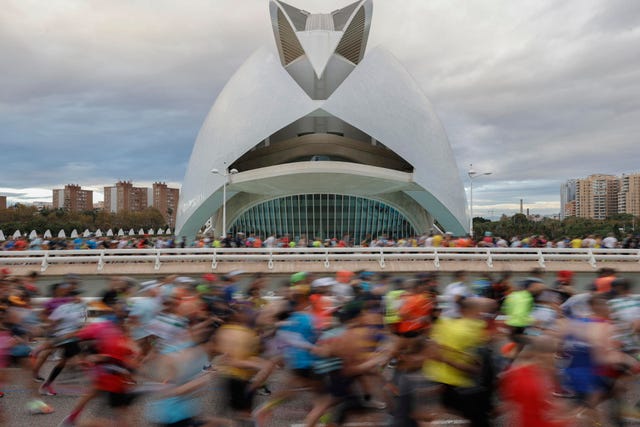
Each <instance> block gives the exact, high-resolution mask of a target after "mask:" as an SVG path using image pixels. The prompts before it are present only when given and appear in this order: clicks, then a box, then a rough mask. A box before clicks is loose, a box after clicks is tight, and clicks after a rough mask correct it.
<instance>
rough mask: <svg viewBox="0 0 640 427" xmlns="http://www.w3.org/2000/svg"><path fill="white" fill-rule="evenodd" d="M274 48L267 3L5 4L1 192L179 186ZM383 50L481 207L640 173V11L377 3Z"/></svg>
mask: <svg viewBox="0 0 640 427" xmlns="http://www.w3.org/2000/svg"><path fill="white" fill-rule="evenodd" d="M290 3H291V4H293V5H295V6H297V7H300V8H304V9H306V10H309V11H312V12H313V11H317V12H322V11H330V10H333V9H336V8H338V7H341V6H344V5H346V4H349V3H350V1H349V0H340V1H339V0H291V1H290ZM263 45H267V46H271V47H273V46H274V43H273V36H272V32H271V28H270V20H269V14H268V2H267V0H189V1H176V0H109V1H106V2H105V1H98V0H48V1H42V0H0V58H1V61H2V66H0V160H1V167H0V194H1V195H7V196H8V197H9V201H10V202H16V201H27V202H28V201H35V200H42V201H50V200H51V191H50V190H51V189H52V188H56V187H61V186H63V185H64V184H67V183H78V184H81V185H82V186H83V187H89V188H93V189H95V190H97V191H99V192H100V193H98V194H96V195H95V196H94V197H95V199H97V200H101V199H102V194H101V191H102V187H103V186H104V185H111V184H113V183H114V182H115V181H117V180H118V179H130V180H133V181H134V182H135V183H137V184H149V183H151V182H153V181H156V180H161V181H166V182H167V183H171V184H175V185H179V184H180V182H181V181H182V178H183V176H184V173H185V169H186V166H187V162H188V160H189V155H190V153H191V149H192V147H193V143H194V140H195V137H196V135H197V133H198V130H199V128H200V125H201V124H202V121H203V120H204V117H205V115H206V114H207V112H208V110H209V108H210V107H211V105H212V103H213V101H214V100H215V98H216V96H217V94H218V93H219V92H220V90H221V89H222V88H223V86H224V84H225V82H226V81H227V80H228V79H229V77H230V76H231V75H232V74H233V72H234V70H235V69H237V68H238V67H239V66H240V65H241V64H242V63H243V61H244V60H245V59H246V58H247V57H248V56H249V55H250V54H251V53H252V52H253V51H254V50H256V49H257V48H259V47H261V46H263ZM375 45H384V46H385V47H386V48H387V49H389V50H390V51H391V52H392V53H393V54H394V55H395V56H396V57H397V58H398V59H399V60H400V61H401V62H402V63H403V64H404V65H405V66H406V68H407V69H408V70H409V72H410V73H411V74H412V75H413V76H414V77H415V79H416V80H417V81H418V82H419V84H420V85H421V86H422V88H423V90H424V92H425V93H426V95H427V96H428V97H429V98H430V100H431V102H432V103H433V104H434V106H435V108H436V110H437V111H438V114H439V115H440V118H441V120H442V121H443V123H444V126H445V128H446V130H447V132H448V134H449V138H450V141H451V145H452V147H453V149H454V152H455V154H456V157H457V161H458V167H459V168H460V173H461V176H465V178H466V175H465V174H466V170H467V169H468V165H469V164H470V163H473V164H474V169H476V170H478V171H491V172H493V174H492V175H491V176H486V177H482V178H478V179H477V180H476V181H474V210H475V213H476V214H480V215H484V216H498V215H499V214H501V213H503V212H507V213H511V212H514V211H515V210H516V209H517V208H518V204H519V199H520V198H523V199H524V202H525V206H526V207H528V208H529V209H530V210H531V212H532V213H541V214H553V213H557V212H558V211H559V186H560V184H561V183H562V182H563V181H565V180H567V179H569V178H573V177H583V176H587V175H589V174H592V173H611V174H621V173H631V172H638V171H640V144H639V143H640V48H639V46H640V2H639V1H632V0H565V1H561V2H560V1H555V0H519V1H513V0H468V1H457V2H452V1H451V0H428V1H427V0H402V1H397V0H396V1H392V0H377V1H375V2H374V19H373V24H372V31H371V35H370V43H369V47H371V46H375ZM467 181H468V180H465V182H467Z"/></svg>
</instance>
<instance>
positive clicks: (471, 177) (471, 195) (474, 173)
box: [467, 164, 491, 238]
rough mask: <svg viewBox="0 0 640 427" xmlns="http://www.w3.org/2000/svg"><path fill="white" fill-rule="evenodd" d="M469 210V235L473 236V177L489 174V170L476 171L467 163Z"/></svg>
mask: <svg viewBox="0 0 640 427" xmlns="http://www.w3.org/2000/svg"><path fill="white" fill-rule="evenodd" d="M467 175H469V211H470V214H471V219H470V220H469V235H470V236H471V238H473V179H474V178H478V177H479V176H486V175H491V172H476V171H474V170H473V165H472V164H470V165H469V172H467Z"/></svg>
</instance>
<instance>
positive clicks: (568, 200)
mask: <svg viewBox="0 0 640 427" xmlns="http://www.w3.org/2000/svg"><path fill="white" fill-rule="evenodd" d="M575 200H576V180H575V179H570V180H569V181H567V182H565V183H564V184H562V185H561V186H560V219H561V220H562V219H565V218H566V217H568V216H574V215H575ZM569 210H571V211H572V212H573V214H571V213H569Z"/></svg>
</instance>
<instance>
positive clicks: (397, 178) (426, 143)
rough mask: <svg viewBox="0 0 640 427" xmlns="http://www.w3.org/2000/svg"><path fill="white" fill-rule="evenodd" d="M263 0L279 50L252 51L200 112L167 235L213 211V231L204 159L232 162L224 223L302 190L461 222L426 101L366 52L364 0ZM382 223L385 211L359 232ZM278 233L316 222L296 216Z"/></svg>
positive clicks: (461, 209)
mask: <svg viewBox="0 0 640 427" xmlns="http://www.w3.org/2000/svg"><path fill="white" fill-rule="evenodd" d="M269 6H270V12H271V20H272V24H273V31H274V35H275V40H276V47H277V50H268V49H261V50H258V51H257V52H255V53H254V54H253V55H252V56H251V57H250V58H249V59H248V60H247V61H246V62H245V63H244V64H243V65H242V66H241V67H240V69H239V70H238V71H237V72H236V73H235V74H234V75H233V77H231V79H230V80H229V82H228V83H227V85H226V86H225V88H224V89H223V90H222V92H221V93H220V95H219V96H218V99H217V100H216V102H215V104H214V105H213V107H212V109H211V111H210V112H209V115H208V116H207V118H206V120H205V122H204V124H203V126H202V128H201V130H200V133H199V135H198V138H197V140H196V143H195V146H194V149H193V152H192V155H191V159H190V162H189V166H188V168H187V173H186V176H185V179H184V183H183V187H182V193H181V194H180V204H179V209H178V218H177V224H176V235H178V236H188V237H193V236H194V235H195V234H196V233H197V232H198V230H199V229H200V228H201V227H202V226H203V225H204V223H205V222H206V221H207V220H208V219H209V218H210V217H212V215H213V216H214V218H215V224H216V225H215V228H216V229H217V230H221V229H222V224H221V212H220V211H221V209H220V208H221V206H222V204H223V203H222V193H223V184H224V177H222V176H221V175H214V174H211V173H210V172H209V171H210V170H211V169H212V168H216V169H219V170H223V169H227V168H229V169H230V168H235V169H238V170H239V173H238V174H236V175H234V176H233V177H230V180H229V185H228V187H227V209H228V212H227V214H228V223H229V224H233V223H234V221H235V220H237V219H238V218H239V217H241V215H243V212H246V211H247V209H249V207H251V206H255V205H256V203H263V202H266V201H269V200H274V199H278V198H282V197H287V196H293V195H300V194H303V193H304V194H328V195H331V196H334V198H333V199H334V200H335V199H336V197H335V196H337V195H345V196H358V197H365V198H367V199H371V200H377V201H379V202H381V203H383V204H384V205H387V206H389V207H390V208H393V209H395V210H396V211H398V212H400V213H401V214H402V216H403V217H404V218H403V220H406V221H408V222H409V223H410V224H411V226H412V228H413V231H415V232H424V231H427V230H428V229H429V228H431V227H433V225H434V221H437V223H438V224H439V225H440V227H441V228H443V229H445V230H447V231H451V232H453V233H455V234H463V233H464V232H466V231H468V223H469V221H468V215H467V209H466V200H465V194H464V188H463V184H462V181H461V180H460V176H459V173H458V168H457V166H456V162H455V160H454V157H453V153H452V151H451V147H450V145H449V142H448V140H447V136H446V134H445V131H444V129H443V127H442V125H441V124H440V121H439V120H438V118H437V116H436V114H435V112H434V110H433V108H432V106H431V104H430V103H429V101H428V100H427V98H426V97H425V95H424V94H423V93H422V91H421V89H420V87H419V86H418V84H417V83H416V82H415V81H414V80H413V78H412V77H411V76H410V75H409V74H408V72H407V71H406V70H405V69H404V68H403V67H402V65H401V64H400V63H399V62H398V61H397V60H396V59H395V58H394V57H393V56H392V55H391V54H390V53H389V52H387V51H386V50H384V49H382V48H379V47H378V48H374V49H370V50H369V51H368V52H367V54H366V55H365V48H366V44H367V39H368V34H369V28H370V23H371V13H372V2H371V0H361V1H358V2H356V3H353V4H351V5H349V6H347V7H345V8H343V9H340V10H337V11H334V12H331V13H328V14H310V13H308V12H306V11H302V10H299V9H296V8H294V7H292V6H289V5H287V4H285V3H283V2H281V1H278V0H271V2H270V5H269ZM317 160H323V161H320V162H319V161H317ZM321 200H324V199H322V198H321ZM327 200H331V198H330V197H327ZM384 205H376V206H377V208H376V209H378V210H380V209H381V208H380V206H384ZM322 209H324V207H322ZM329 209H330V207H327V212H328V211H329ZM274 215H278V214H277V213H274ZM344 215H346V214H344ZM380 215H382V214H380ZM334 220H335V218H332V221H334ZM322 221H323V220H321V222H322ZM327 221H329V219H328V217H327ZM336 221H337V220H336ZM340 221H342V219H340ZM386 221H387V222H389V221H388V220H386ZM327 223H328V222H327ZM274 224H276V225H277V221H274ZM332 224H333V223H332ZM380 224H382V225H380ZM311 225H312V226H313V224H311ZM333 225H335V224H333ZM274 226H275V225H274ZM331 226H332V225H331V224H329V227H330V228H331ZM306 227H307V228H309V227H310V226H309V224H307V225H306ZM385 227H386V228H388V227H390V224H388V223H387V224H385V220H384V219H383V220H382V221H381V222H379V223H378V226H377V228H376V226H374V225H370V227H369V228H367V232H369V233H370V232H384V231H385V230H386V228H385ZM230 229H233V227H230ZM321 229H322V227H321ZM236 231H238V230H236ZM243 231H245V230H243ZM246 231H250V230H246ZM265 232H266V231H265ZM279 232H280V233H281V232H293V233H299V232H300V233H311V232H317V230H316V229H315V228H314V229H313V231H312V230H311V229H305V225H304V224H303V225H302V228H301V229H295V230H293V231H291V230H280V231H279ZM323 232H324V233H337V232H340V231H336V230H324V231H323ZM343 232H344V231H343ZM346 233H347V234H352V235H353V231H352V230H350V229H348V228H347V229H346Z"/></svg>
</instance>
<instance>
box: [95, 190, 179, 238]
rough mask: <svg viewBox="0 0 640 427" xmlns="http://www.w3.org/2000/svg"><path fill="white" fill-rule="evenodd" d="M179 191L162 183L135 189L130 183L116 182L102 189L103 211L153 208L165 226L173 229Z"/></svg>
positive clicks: (133, 210) (136, 210)
mask: <svg viewBox="0 0 640 427" xmlns="http://www.w3.org/2000/svg"><path fill="white" fill-rule="evenodd" d="M179 197H180V190H179V189H177V188H170V187H168V186H167V184H166V183H164V182H154V183H153V185H152V187H151V188H148V187H136V186H134V185H133V183H132V182H131V181H118V182H117V183H116V184H115V185H114V186H111V187H104V209H106V210H108V211H109V212H114V213H115V212H139V211H142V210H144V209H147V208H149V207H154V208H156V209H158V210H159V211H160V213H162V215H163V216H164V218H165V220H166V221H167V224H169V226H170V227H173V225H174V224H175V217H176V212H177V206H178V199H179Z"/></svg>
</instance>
